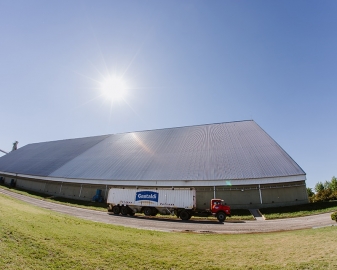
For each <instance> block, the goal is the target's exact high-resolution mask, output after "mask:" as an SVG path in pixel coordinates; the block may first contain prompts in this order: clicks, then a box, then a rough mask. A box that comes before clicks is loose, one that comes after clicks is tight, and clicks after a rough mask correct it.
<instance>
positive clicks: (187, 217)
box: [179, 210, 191, 220]
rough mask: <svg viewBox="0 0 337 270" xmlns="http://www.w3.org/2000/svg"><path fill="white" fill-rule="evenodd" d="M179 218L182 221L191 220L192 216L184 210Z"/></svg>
mask: <svg viewBox="0 0 337 270" xmlns="http://www.w3.org/2000/svg"><path fill="white" fill-rule="evenodd" d="M179 217H180V218H181V219H182V220H189V219H190V218H191V215H190V213H189V212H187V211H185V210H183V211H181V212H180V215H179Z"/></svg>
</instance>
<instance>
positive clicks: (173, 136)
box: [0, 120, 305, 185]
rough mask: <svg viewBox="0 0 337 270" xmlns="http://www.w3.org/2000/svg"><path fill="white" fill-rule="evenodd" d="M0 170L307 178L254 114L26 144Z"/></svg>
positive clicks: (124, 177)
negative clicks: (229, 119)
mask: <svg viewBox="0 0 337 270" xmlns="http://www.w3.org/2000/svg"><path fill="white" fill-rule="evenodd" d="M0 171H1V172H8V173H15V174H23V175H32V176H34V175H35V176H41V177H46V178H49V179H51V178H62V179H94V180H102V181H98V182H106V181H120V180H121V181H128V182H129V181H132V182H134V181H136V182H137V181H177V180H178V181H188V182H189V181H192V182H193V181H204V180H206V181H209V180H244V179H246V180H248V179H250V181H251V179H258V178H280V177H281V178H282V177H289V176H301V177H300V178H301V180H303V179H305V172H304V171H303V170H302V169H301V168H300V167H299V166H298V164H297V163H296V162H295V161H294V160H293V159H292V158H291V157H290V156H289V155H288V154H287V153H286V152H285V151H284V150H283V149H282V148H281V147H280V146H279V145H278V144H277V143H276V142H275V141H274V140H273V139H272V138H271V137H270V136H269V135H268V134H267V133H266V132H265V131H264V130H263V129H261V128H260V127H259V126H258V125H257V124H256V123H255V122H254V121H252V120H250V121H241V122H229V123H220V124H209V125H200V126H189V127H180V128H168V129H159V130H149V131H140V132H131V133H123V134H113V135H105V136H97V137H89V138H80V139H70V140H61V141H52V142H44V143H36V144H29V145H27V146H24V147H22V148H19V149H18V150H16V151H13V152H11V153H9V154H7V155H5V156H3V157H1V158H0ZM74 182H75V181H74ZM76 182H77V181H76ZM244 182H246V181H244ZM253 182H255V181H253ZM277 182H278V181H277ZM204 184H205V185H208V184H207V183H204Z"/></svg>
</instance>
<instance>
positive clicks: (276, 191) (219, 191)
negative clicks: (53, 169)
mask: <svg viewBox="0 0 337 270" xmlns="http://www.w3.org/2000/svg"><path fill="white" fill-rule="evenodd" d="M12 179H14V180H15V183H16V187H17V188H20V189H24V190H30V191H35V192H40V193H44V194H49V195H52V196H57V197H64V198H70V199H77V200H84V201H91V200H92V199H93V197H94V196H95V194H96V191H97V189H100V190H101V195H102V196H103V198H104V200H106V199H107V194H108V190H109V188H110V187H115V188H124V187H126V186H121V185H120V186H107V185H89V184H77V183H64V182H52V181H46V180H44V181H41V180H31V179H15V178H12V177H4V179H3V180H4V181H3V183H4V184H5V185H8V186H9V185H10V183H11V180H12ZM128 187H131V188H137V187H136V186H128ZM139 188H140V187H139ZM142 188H144V189H146V188H149V189H156V188H157V187H153V186H152V187H151V186H149V187H142ZM170 188H171V186H170ZM174 188H179V187H174ZM184 188H186V187H184ZM191 188H194V187H191ZM195 189H196V197H197V198H196V200H197V208H200V209H205V208H209V204H210V200H211V199H213V198H220V199H223V200H224V201H225V203H226V204H227V205H229V206H231V208H232V209H252V208H258V209H260V208H268V207H280V206H288V205H298V204H305V203H308V202H309V201H308V197H307V192H306V185H305V181H299V182H292V183H279V184H272V185H246V186H217V187H210V186H204V187H195Z"/></svg>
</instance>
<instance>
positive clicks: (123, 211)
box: [121, 206, 129, 216]
mask: <svg viewBox="0 0 337 270" xmlns="http://www.w3.org/2000/svg"><path fill="white" fill-rule="evenodd" d="M121 214H122V215H123V216H126V215H127V214H129V208H128V207H127V206H123V207H122V209H121Z"/></svg>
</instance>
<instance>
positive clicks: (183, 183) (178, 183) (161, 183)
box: [0, 171, 306, 187]
mask: <svg viewBox="0 0 337 270" xmlns="http://www.w3.org/2000/svg"><path fill="white" fill-rule="evenodd" d="M0 175H3V176H10V177H16V178H24V179H30V180H42V181H51V182H63V183H74V184H91V185H116V186H120V185H126V186H154V187H157V186H158V187H167V186H174V187H191V186H196V187H197V186H199V187H201V186H242V185H264V184H278V183H289V182H297V181H305V180H306V175H305V174H300V175H289V176H280V177H266V178H252V179H249V178H248V179H217V180H113V179H112V180H106V179H79V178H61V177H49V176H36V175H26V174H17V173H9V172H2V171H0Z"/></svg>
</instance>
